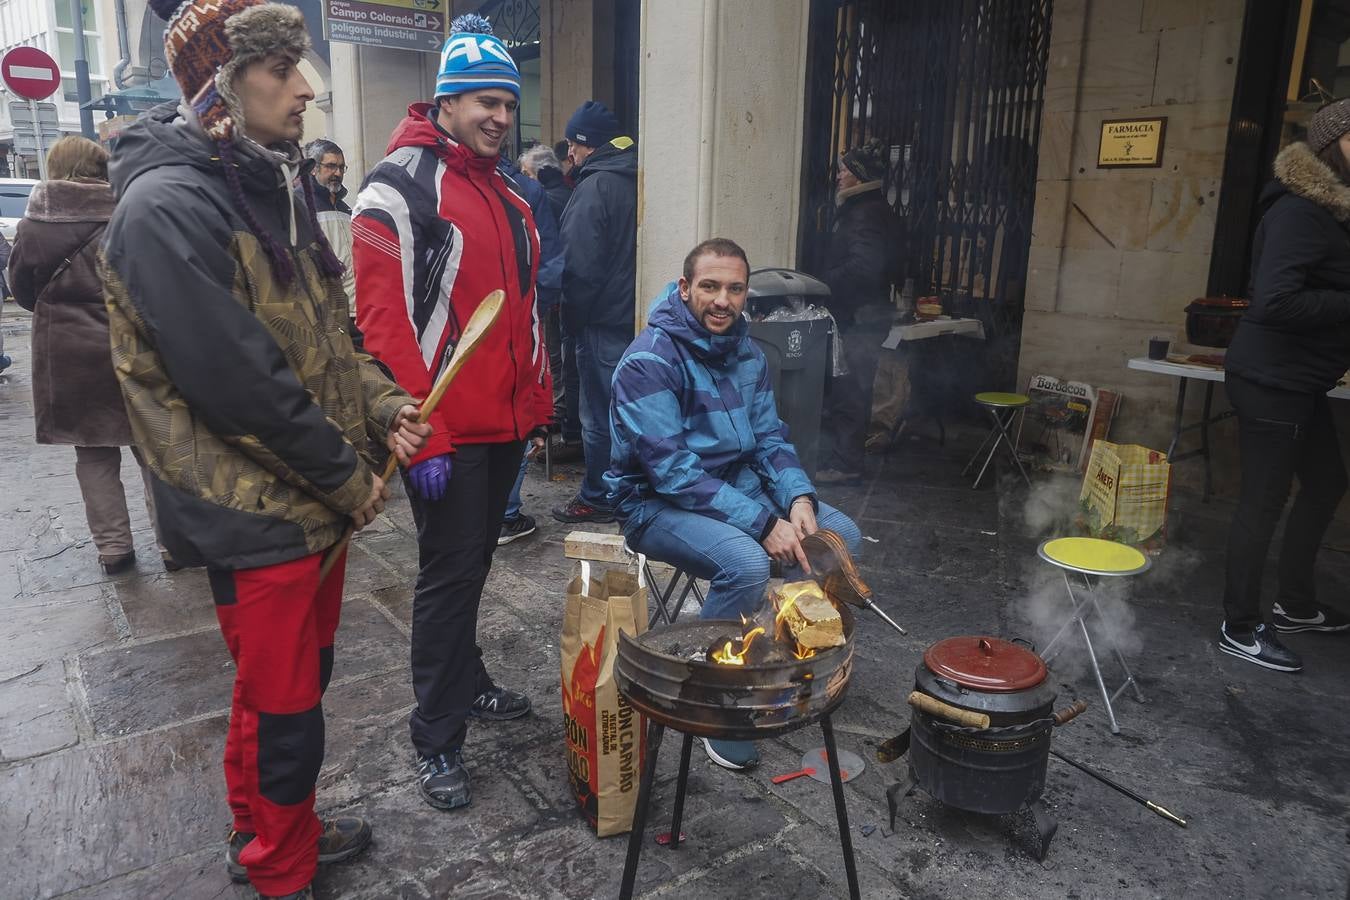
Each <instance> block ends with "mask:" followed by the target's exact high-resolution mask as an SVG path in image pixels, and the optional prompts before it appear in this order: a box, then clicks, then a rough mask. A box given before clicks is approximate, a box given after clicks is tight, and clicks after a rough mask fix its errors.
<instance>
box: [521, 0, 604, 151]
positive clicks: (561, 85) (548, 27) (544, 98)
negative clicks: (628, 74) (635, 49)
mask: <svg viewBox="0 0 1350 900" xmlns="http://www.w3.org/2000/svg"><path fill="white" fill-rule="evenodd" d="M539 33H540V34H541V35H544V36H545V37H544V38H543V39H542V40H541V42H540V45H539V123H540V127H539V130H540V134H542V135H543V136H544V139H545V140H546V141H548V142H549V143H552V142H554V141H559V140H562V138H563V129H564V127H565V126H566V125H567V120H568V118H569V117H570V116H571V115H572V113H573V112H574V111H575V110H576V108H577V107H578V106H580V105H581V103H582V101H585V100H599V101H601V102H603V103H604V104H605V105H607V106H609V107H610V108H613V106H614V41H613V34H614V4H613V0H540V3H539Z"/></svg>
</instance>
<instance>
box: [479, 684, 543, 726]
mask: <svg viewBox="0 0 1350 900" xmlns="http://www.w3.org/2000/svg"><path fill="white" fill-rule="evenodd" d="M529 711H530V698H529V697H526V696H525V695H524V694H522V693H520V692H519V691H508V690H507V689H506V688H504V687H497V686H496V685H493V686H492V687H490V688H488V689H487V690H486V691H483V693H481V694H479V695H478V696H477V697H475V698H474V699H473V705H472V706H470V707H469V715H471V716H476V717H477V718H480V719H492V720H494V721H498V722H504V721H506V720H507V719H519V718H520V717H521V716H523V715H525V714H526V713H528V712H529Z"/></svg>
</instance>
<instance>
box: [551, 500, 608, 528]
mask: <svg viewBox="0 0 1350 900" xmlns="http://www.w3.org/2000/svg"><path fill="white" fill-rule="evenodd" d="M553 518H555V519H557V520H558V521H559V522H567V523H569V524H576V523H578V522H594V523H595V524H597V525H604V524H605V523H606V522H613V521H614V510H612V509H608V508H606V507H603V506H591V505H590V504H589V503H585V502H583V501H582V499H581V498H580V497H573V498H572V500H571V502H569V503H568V504H567V505H566V506H555V507H553Z"/></svg>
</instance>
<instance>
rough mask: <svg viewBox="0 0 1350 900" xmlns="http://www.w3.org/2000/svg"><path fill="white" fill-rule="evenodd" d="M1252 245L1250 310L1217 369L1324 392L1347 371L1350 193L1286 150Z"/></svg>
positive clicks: (1304, 148)
mask: <svg viewBox="0 0 1350 900" xmlns="http://www.w3.org/2000/svg"><path fill="white" fill-rule="evenodd" d="M1261 200H1262V205H1263V206H1264V207H1265V208H1266V213H1265V215H1264V216H1262V218H1261V223H1260V224H1259V225H1258V226H1257V228H1256V237H1255V240H1254V241H1253V243H1252V258H1253V263H1252V283H1251V308H1250V309H1248V310H1247V313H1246V315H1244V316H1243V317H1242V321H1241V322H1239V323H1238V327H1237V333H1236V334H1234V336H1233V342H1232V344H1231V345H1230V346H1229V348H1228V354H1227V357H1226V363H1225V366H1226V368H1227V370H1228V371H1229V372H1232V373H1234V374H1236V375H1240V376H1242V377H1243V378H1246V379H1248V380H1249V381H1255V382H1257V383H1258V384H1264V385H1266V386H1268V387H1274V388H1279V389H1282V390H1287V391H1302V392H1307V393H1318V394H1321V393H1326V392H1327V391H1329V390H1331V389H1332V388H1333V387H1335V386H1336V381H1337V379H1339V378H1340V377H1341V376H1342V375H1344V374H1345V371H1346V369H1347V368H1348V367H1350V231H1348V230H1347V223H1350V187H1347V186H1346V185H1345V184H1343V183H1341V181H1340V180H1339V179H1338V178H1337V177H1336V176H1335V174H1334V173H1333V172H1332V171H1331V169H1330V168H1328V167H1327V166H1326V165H1325V164H1324V163H1323V162H1322V161H1321V160H1319V159H1318V158H1317V157H1316V156H1314V155H1313V153H1312V151H1311V150H1310V149H1309V148H1308V145H1307V144H1302V143H1299V144H1291V145H1289V146H1288V147H1286V148H1285V149H1284V150H1282V151H1281V152H1280V155H1279V156H1278V157H1276V159H1275V181H1273V182H1272V183H1271V184H1270V185H1269V186H1268V187H1267V188H1266V190H1265V191H1264V193H1263V194H1262V197H1261Z"/></svg>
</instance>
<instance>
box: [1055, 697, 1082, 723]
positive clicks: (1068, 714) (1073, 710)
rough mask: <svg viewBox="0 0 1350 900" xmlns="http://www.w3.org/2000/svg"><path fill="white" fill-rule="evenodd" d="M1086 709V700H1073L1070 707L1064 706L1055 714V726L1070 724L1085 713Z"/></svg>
mask: <svg viewBox="0 0 1350 900" xmlns="http://www.w3.org/2000/svg"><path fill="white" fill-rule="evenodd" d="M1087 708H1088V705H1087V701H1086V700H1075V701H1074V703H1073V705H1072V706H1066V707H1065V708H1064V709H1061V710H1060V711H1059V712H1057V713H1055V724H1056V725H1065V724H1067V723H1069V722H1072V721H1073V720H1074V719H1076V718H1078V717H1079V716H1081V715H1082V714H1083V713H1085V712H1087Z"/></svg>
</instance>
